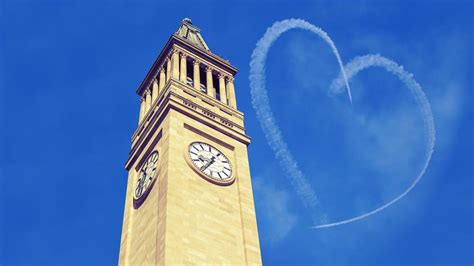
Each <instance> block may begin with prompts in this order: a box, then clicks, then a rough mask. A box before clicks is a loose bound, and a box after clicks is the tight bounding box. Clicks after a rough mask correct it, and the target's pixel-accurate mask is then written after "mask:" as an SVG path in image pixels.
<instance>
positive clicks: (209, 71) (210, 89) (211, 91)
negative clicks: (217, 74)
mask: <svg viewBox="0 0 474 266" xmlns="http://www.w3.org/2000/svg"><path fill="white" fill-rule="evenodd" d="M206 87H207V95H209V96H211V97H212V98H214V99H215V98H216V91H215V90H214V86H213V85H212V68H210V67H206Z"/></svg>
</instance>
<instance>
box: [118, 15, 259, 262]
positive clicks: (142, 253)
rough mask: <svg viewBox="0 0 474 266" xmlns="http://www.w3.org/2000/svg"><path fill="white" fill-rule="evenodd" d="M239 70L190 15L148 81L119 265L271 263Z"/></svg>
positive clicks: (131, 162)
mask: <svg viewBox="0 0 474 266" xmlns="http://www.w3.org/2000/svg"><path fill="white" fill-rule="evenodd" d="M236 73H237V69H236V68H235V67H234V66H232V65H231V64H230V63H229V61H227V60H225V59H223V58H221V57H219V56H217V55H215V54H213V53H212V52H211V51H210V49H209V47H208V46H207V44H206V42H205V41H204V39H203V38H202V36H201V34H200V30H199V29H198V28H197V27H196V26H195V25H193V24H192V22H191V20H190V19H184V20H183V21H182V23H181V25H180V27H179V29H178V30H177V31H176V32H175V33H174V34H173V35H171V37H170V38H169V39H168V42H167V43H166V45H165V46H164V48H163V49H162V51H161V53H160V54H159V56H158V58H157V59H156V60H155V62H154V63H153V65H152V66H151V68H150V70H149V71H148V73H147V75H146V77H145V79H144V80H143V81H142V83H141V84H140V86H139V87H138V89H137V94H138V96H139V97H140V101H141V103H140V115H139V123H138V127H137V129H136V130H135V132H134V133H133V135H132V138H131V143H132V145H131V150H130V154H129V157H128V160H127V162H126V163H125V168H126V169H127V170H128V182H127V194H126V200H125V211H124V217H123V227H122V239H121V243H120V255H119V265H164V264H169V265H174V264H204V263H206V264H215V263H219V264H223V263H225V264H261V257H260V244H259V239H258V230H257V223H256V217H255V207H254V201H253V193H252V183H251V178H250V169H249V162H248V156H247V145H248V144H249V143H250V138H249V137H248V136H247V135H246V132H245V128H244V115H243V113H242V112H240V111H239V110H238V109H237V102H236V96H235V89H234V75H235V74H236Z"/></svg>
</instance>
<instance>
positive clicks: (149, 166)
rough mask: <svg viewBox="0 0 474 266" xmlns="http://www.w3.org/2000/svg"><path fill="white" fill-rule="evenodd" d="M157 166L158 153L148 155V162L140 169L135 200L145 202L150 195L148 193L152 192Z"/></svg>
mask: <svg viewBox="0 0 474 266" xmlns="http://www.w3.org/2000/svg"><path fill="white" fill-rule="evenodd" d="M157 164H158V151H154V152H152V153H150V155H148V157H147V159H146V161H145V162H144V163H143V166H142V168H141V169H140V173H139V178H138V180H137V185H136V187H135V195H134V197H135V200H139V199H142V200H144V198H145V197H146V195H147V194H148V191H149V190H150V188H151V185H152V184H153V181H154V180H155V178H156V176H155V174H156V167H157Z"/></svg>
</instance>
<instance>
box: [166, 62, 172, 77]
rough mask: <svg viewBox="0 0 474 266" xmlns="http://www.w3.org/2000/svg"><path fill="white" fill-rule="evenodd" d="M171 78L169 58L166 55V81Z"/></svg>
mask: <svg viewBox="0 0 474 266" xmlns="http://www.w3.org/2000/svg"><path fill="white" fill-rule="evenodd" d="M170 78H171V59H170V58H169V57H168V58H167V59H166V81H168V80H170Z"/></svg>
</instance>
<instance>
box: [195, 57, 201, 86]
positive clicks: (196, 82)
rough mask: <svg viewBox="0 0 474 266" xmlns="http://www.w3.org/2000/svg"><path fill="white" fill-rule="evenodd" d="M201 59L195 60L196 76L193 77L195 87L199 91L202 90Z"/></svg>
mask: <svg viewBox="0 0 474 266" xmlns="http://www.w3.org/2000/svg"><path fill="white" fill-rule="evenodd" d="M199 64H200V63H199V61H198V60H194V61H193V67H194V70H193V72H194V77H193V83H194V89H195V90H197V91H200V90H201V80H200V79H201V75H200V74H201V73H200V72H199V71H200V68H199Z"/></svg>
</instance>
